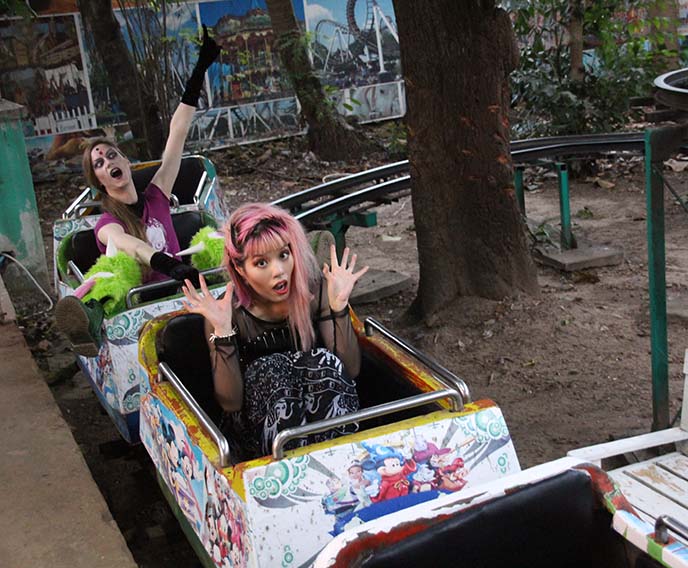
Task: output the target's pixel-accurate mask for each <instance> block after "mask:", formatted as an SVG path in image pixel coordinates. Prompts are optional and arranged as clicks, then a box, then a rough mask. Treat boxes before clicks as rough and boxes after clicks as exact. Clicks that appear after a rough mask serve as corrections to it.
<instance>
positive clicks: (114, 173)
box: [110, 168, 122, 179]
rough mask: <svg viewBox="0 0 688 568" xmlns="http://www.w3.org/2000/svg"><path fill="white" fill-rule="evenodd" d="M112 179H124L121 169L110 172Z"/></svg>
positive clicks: (113, 169)
mask: <svg viewBox="0 0 688 568" xmlns="http://www.w3.org/2000/svg"><path fill="white" fill-rule="evenodd" d="M110 177H113V178H115V179H119V178H121V177H122V170H120V169H119V168H112V169H111V170H110Z"/></svg>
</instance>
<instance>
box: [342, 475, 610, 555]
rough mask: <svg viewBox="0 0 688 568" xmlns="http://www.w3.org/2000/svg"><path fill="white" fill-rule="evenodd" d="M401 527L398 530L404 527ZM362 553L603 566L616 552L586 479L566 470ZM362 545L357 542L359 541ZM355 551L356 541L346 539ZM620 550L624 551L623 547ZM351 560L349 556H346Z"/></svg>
mask: <svg viewBox="0 0 688 568" xmlns="http://www.w3.org/2000/svg"><path fill="white" fill-rule="evenodd" d="M408 528H409V527H406V529H404V530H408ZM425 529H426V530H422V531H420V532H416V533H415V534H414V533H413V531H411V530H408V532H407V533H405V535H408V536H405V537H404V538H403V539H400V540H396V537H395V534H394V531H391V532H390V533H389V537H390V540H389V542H394V545H393V546H385V543H384V542H380V547H379V549H377V550H374V551H366V552H365V555H366V560H365V562H364V563H363V565H364V566H366V567H367V568H372V567H387V566H433V567H434V568H440V567H445V566H446V567H449V566H452V567H453V566H480V567H495V568H497V567H502V566H510V567H516V568H518V567H523V568H525V567H528V568H539V567H542V568H545V567H550V566H559V567H572V568H573V567H579V566H586V567H600V568H602V567H608V566H616V565H618V564H617V563H615V562H614V557H616V556H618V555H619V554H622V552H621V551H620V549H619V546H621V545H620V544H619V541H618V539H616V535H615V533H614V532H613V531H612V530H611V514H610V513H609V512H608V511H607V510H606V509H604V508H603V507H602V505H601V503H600V502H599V501H598V500H597V498H596V496H595V494H594V492H593V488H592V484H591V481H590V477H589V476H588V475H587V474H585V473H584V472H582V471H577V470H569V471H566V472H564V473H562V474H560V475H557V476H554V477H552V478H549V479H545V480H543V481H540V482H538V483H535V484H533V485H530V486H527V487H525V488H523V489H520V490H518V491H514V492H512V493H509V494H507V495H505V496H503V497H500V498H497V499H495V500H493V501H489V502H487V503H485V504H482V505H477V506H475V507H474V508H471V509H468V510H465V511H462V512H460V513H458V514H455V515H452V516H449V517H448V518H446V519H444V520H442V521H439V522H438V523H435V524H432V525H428V526H427V527H425ZM358 544H360V543H358ZM351 546H352V548H356V546H357V543H356V542H355V541H354V542H352V543H351ZM621 550H622V549H621ZM352 560H353V559H352V558H349V561H352Z"/></svg>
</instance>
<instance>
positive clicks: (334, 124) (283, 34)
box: [266, 0, 363, 161]
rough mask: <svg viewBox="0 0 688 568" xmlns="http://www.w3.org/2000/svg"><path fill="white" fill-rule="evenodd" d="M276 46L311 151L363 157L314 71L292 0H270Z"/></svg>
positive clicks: (327, 156)
mask: <svg viewBox="0 0 688 568" xmlns="http://www.w3.org/2000/svg"><path fill="white" fill-rule="evenodd" d="M266 3H267V7H268V12H269V13H270V20H271V21H272V29H273V31H274V32H275V37H276V40H275V46H276V48H277V51H278V53H279V56H280V61H281V62H282V66H283V68H284V69H285V71H286V72H287V76H288V77H289V80H290V81H291V84H292V86H293V87H294V91H295V92H296V96H297V97H298V98H299V102H300V103H301V113H302V115H303V117H304V119H305V120H306V123H307V124H308V142H309V145H310V148H311V150H313V152H315V153H316V154H317V155H318V156H319V157H320V158H322V159H324V160H329V161H333V160H343V159H347V158H349V159H351V158H357V157H360V155H361V153H362V149H363V148H362V145H361V142H360V140H359V139H358V137H357V136H356V133H355V132H354V130H353V129H352V128H351V127H350V126H349V125H348V124H346V123H345V122H344V121H343V120H342V119H341V118H340V117H339V115H337V112H336V110H335V109H334V108H333V107H332V105H331V104H330V103H329V101H328V100H327V98H326V97H325V94H324V92H323V89H322V86H321V85H320V81H319V80H318V78H317V77H316V76H315V75H314V74H313V69H312V67H311V63H310V60H309V58H308V51H307V48H306V43H305V38H304V37H303V35H302V34H301V32H300V30H299V27H298V24H297V22H296V16H294V9H293V8H292V5H291V0H266Z"/></svg>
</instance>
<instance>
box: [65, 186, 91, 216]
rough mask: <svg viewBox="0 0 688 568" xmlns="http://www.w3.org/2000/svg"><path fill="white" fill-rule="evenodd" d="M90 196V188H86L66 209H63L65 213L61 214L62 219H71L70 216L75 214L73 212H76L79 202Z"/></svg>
mask: <svg viewBox="0 0 688 568" xmlns="http://www.w3.org/2000/svg"><path fill="white" fill-rule="evenodd" d="M90 194H91V188H90V187H87V188H86V189H84V190H83V191H82V192H81V193H80V194H79V196H78V197H77V198H76V199H75V200H74V201H72V202H71V203H70V205H69V207H67V209H65V212H64V213H63V214H62V218H63V219H69V218H70V217H72V215H73V214H74V213H75V211H76V210H77V208H78V206H79V205H80V204H81V202H82V201H83V200H84V199H86V197H88V196H89V195H90Z"/></svg>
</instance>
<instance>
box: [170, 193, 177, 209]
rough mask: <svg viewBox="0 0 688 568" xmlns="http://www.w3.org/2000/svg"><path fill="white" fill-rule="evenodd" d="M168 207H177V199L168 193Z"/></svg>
mask: <svg viewBox="0 0 688 568" xmlns="http://www.w3.org/2000/svg"><path fill="white" fill-rule="evenodd" d="M170 205H171V206H172V207H179V198H178V197H177V196H176V195H175V194H174V193H170Z"/></svg>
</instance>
